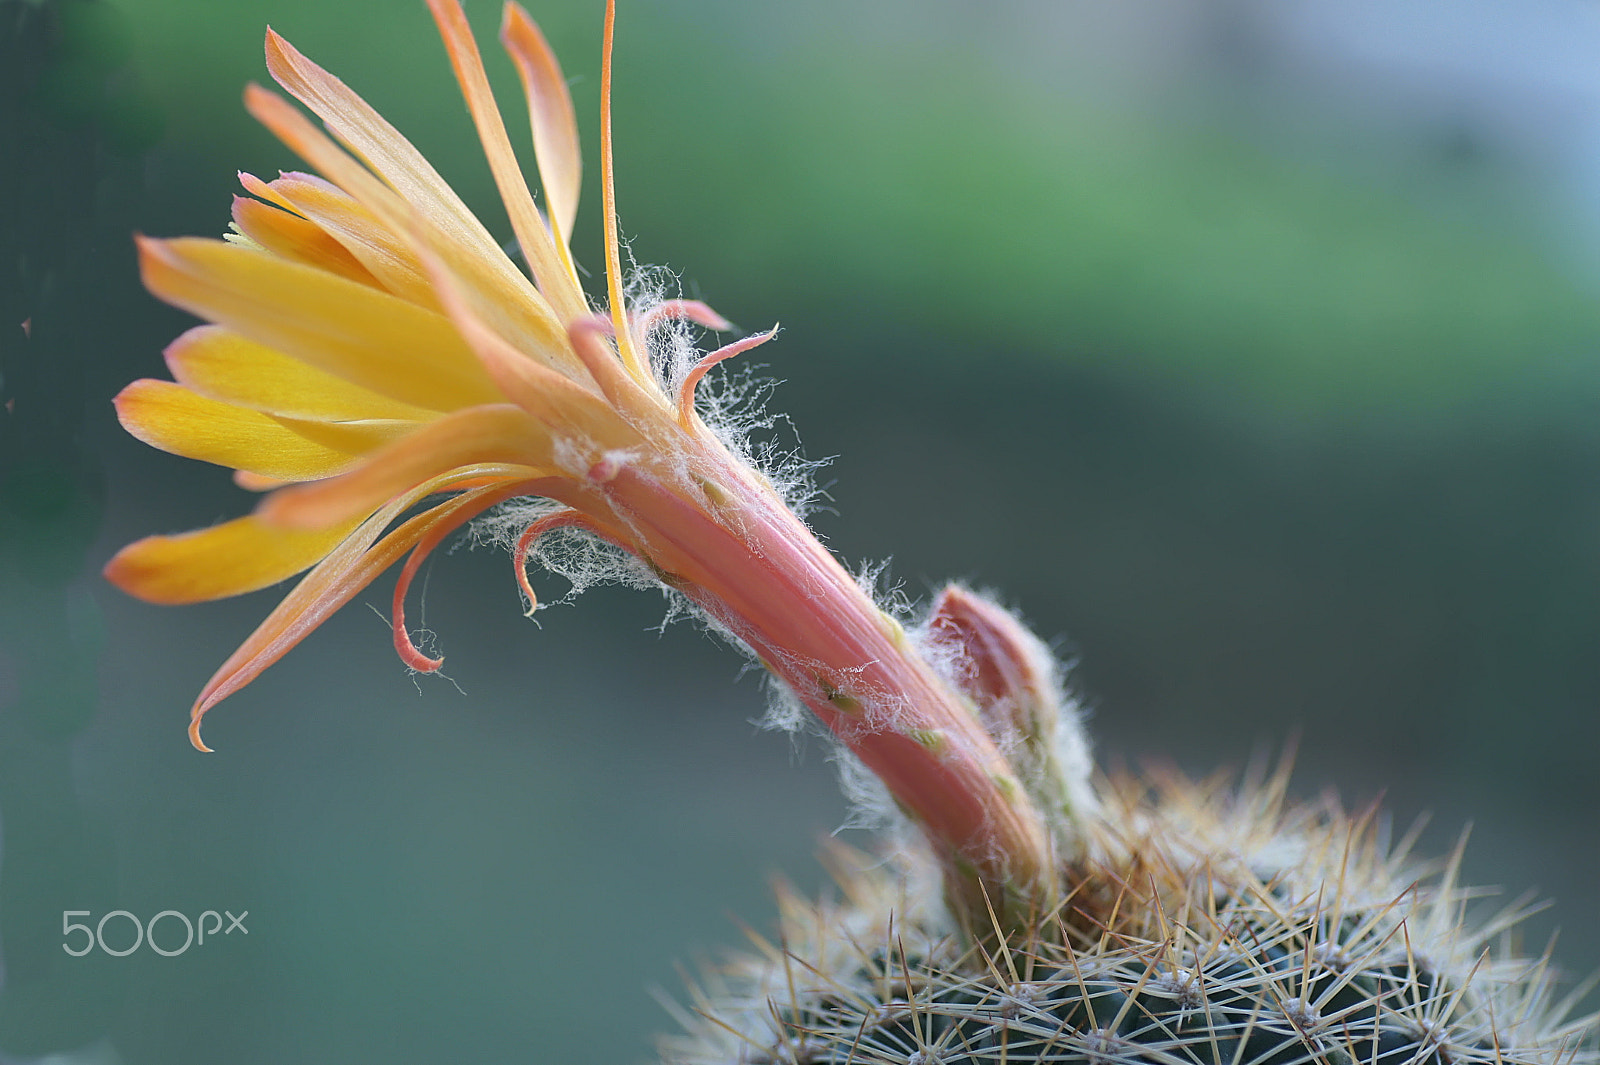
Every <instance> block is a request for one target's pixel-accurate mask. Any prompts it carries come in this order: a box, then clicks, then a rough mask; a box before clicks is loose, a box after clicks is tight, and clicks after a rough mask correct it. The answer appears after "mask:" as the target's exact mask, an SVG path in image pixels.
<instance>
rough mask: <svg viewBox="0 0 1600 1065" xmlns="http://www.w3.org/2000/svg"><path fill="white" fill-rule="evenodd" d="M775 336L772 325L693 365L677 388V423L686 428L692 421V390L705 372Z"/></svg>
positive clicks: (774, 327)
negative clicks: (764, 330) (762, 331)
mask: <svg viewBox="0 0 1600 1065" xmlns="http://www.w3.org/2000/svg"><path fill="white" fill-rule="evenodd" d="M777 335H778V327H777V326H776V325H774V326H773V327H772V328H771V329H768V330H767V331H766V332H765V333H755V334H752V335H751V336H747V337H745V338H744V339H743V340H735V341H734V342H733V343H732V344H725V345H723V346H722V347H720V348H718V349H717V350H716V351H713V352H712V353H711V354H709V355H707V356H706V357H705V358H703V359H701V360H700V361H699V362H697V363H695V364H694V366H693V367H692V368H691V369H690V370H689V372H688V373H687V374H685V375H684V378H683V384H681V385H679V386H678V422H679V423H680V424H681V425H683V426H684V427H685V428H688V426H689V424H690V423H691V422H692V421H693V420H694V390H695V386H697V385H698V384H699V383H700V378H702V377H704V376H705V375H706V371H708V370H710V369H711V367H713V366H715V365H716V364H717V363H719V362H722V361H723V360H725V359H731V358H733V357H734V356H735V355H742V354H744V353H745V352H747V351H749V350H750V349H751V348H755V347H760V346H761V345H762V344H765V343H766V342H767V341H769V340H771V339H772V338H773V337H775V336H777Z"/></svg>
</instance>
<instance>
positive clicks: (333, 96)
mask: <svg viewBox="0 0 1600 1065" xmlns="http://www.w3.org/2000/svg"><path fill="white" fill-rule="evenodd" d="M266 50H267V69H268V70H269V71H270V72H271V73H272V76H273V78H274V79H275V80H276V81H277V82H278V84H279V85H282V86H283V87H284V88H285V89H287V90H288V91H289V93H290V95H292V96H294V97H295V98H296V99H298V100H299V101H300V102H301V103H303V104H305V105H306V106H307V107H308V108H310V109H311V111H312V112H313V113H314V114H316V115H317V117H318V118H321V119H322V120H323V122H325V123H327V126H328V128H329V129H330V130H331V131H332V132H333V134H334V136H336V137H338V138H339V140H341V141H343V142H344V143H345V144H346V145H348V146H349V147H350V149H351V150H352V151H354V152H355V153H356V155H358V156H360V157H361V159H362V160H363V161H365V162H366V164H367V165H368V166H369V167H371V168H372V171H373V172H374V173H376V174H377V175H378V176H379V177H380V178H382V179H383V180H384V181H385V182H387V183H388V184H389V186H390V187H391V188H393V189H394V190H395V191H397V192H399V193H400V195H401V197H402V198H403V199H404V200H405V202H406V203H408V204H410V205H411V207H412V208H413V209H414V210H415V211H416V212H417V213H418V214H420V215H421V216H422V217H423V218H424V219H425V220H426V221H427V223H428V226H429V228H431V229H432V230H434V231H435V232H437V233H438V234H439V235H440V236H442V237H443V238H444V239H445V240H447V241H449V242H451V243H453V244H456V245H459V246H460V247H461V248H463V249H464V250H466V251H468V252H470V254H471V255H472V256H473V257H475V258H476V259H478V260H479V261H480V263H481V264H482V267H483V270H484V272H485V275H486V277H487V278H488V279H491V280H492V285H493V287H494V288H497V289H501V290H503V291H505V292H507V293H510V294H517V293H521V294H523V298H521V299H516V298H513V299H508V300H507V303H508V305H511V304H515V303H523V302H525V301H526V294H529V293H532V292H533V291H534V289H533V286H532V285H530V284H528V281H527V278H525V277H523V275H522V272H521V271H520V270H518V269H517V268H516V266H515V265H513V264H512V262H511V260H510V259H508V258H507V257H506V254H505V252H503V251H502V250H501V249H500V245H499V244H498V243H497V242H496V241H495V239H494V238H493V237H492V236H490V235H489V231H488V230H486V229H485V228H484V227H483V223H481V222H479V221H478V219H477V218H476V217H475V216H474V215H473V214H472V212H471V211H469V210H468V209H467V206H466V205H465V204H464V203H462V202H461V199H460V198H459V197H458V196H456V194H455V192H454V191H453V190H452V189H451V188H450V186H449V185H448V184H447V183H446V182H445V180H444V179H443V178H441V177H440V176H439V174H438V172H437V171H436V170H434V169H433V167H432V166H431V165H429V163H428V161H427V159H425V158H424V157H423V155H422V153H421V152H419V151H417V149H416V148H415V147H413V146H412V144H411V142H410V141H408V140H406V139H405V138H404V137H403V136H401V135H400V131H399V130H397V129H395V128H394V127H393V126H391V125H390V124H389V123H388V122H387V121H385V120H384V118H383V116H381V115H379V114H378V113H377V111H375V110H373V109H372V107H371V105H369V104H368V103H367V102H366V101H365V100H363V99H362V98H361V97H360V96H358V95H357V94H355V93H354V92H351V91H350V89H349V87H348V86H346V85H345V84H344V82H342V81H340V80H339V79H338V78H336V77H334V76H333V75H332V74H329V73H328V72H327V71H326V70H323V69H322V68H321V67H319V66H317V64H315V63H313V62H312V61H311V60H309V59H307V58H306V57H305V56H304V55H302V54H300V52H298V51H297V50H296V49H295V48H294V46H293V45H291V44H290V43H289V42H288V41H285V40H284V39H283V38H282V37H279V36H278V35H277V34H276V33H273V32H272V31H271V30H268V31H267V44H266ZM490 106H491V107H492V106H493V105H492V103H491V105H490ZM497 116H498V113H497ZM257 117H258V118H259V117H260V116H259V115H258V116H257ZM496 121H498V117H497V118H496ZM273 132H275V133H276V132H278V130H276V129H274V130H273ZM279 135H280V136H282V134H281V133H280V134H279ZM500 139H501V140H502V141H503V140H504V139H505V131H504V129H503V128H502V129H501V136H500ZM290 147H296V145H294V144H291V145H290ZM297 150H298V149H297ZM509 150H510V147H509V144H507V151H509ZM302 154H303V153H302ZM491 154H492V153H491ZM306 158H307V159H308V160H310V161H311V162H312V163H313V165H315V166H316V167H317V168H318V169H319V170H322V171H323V173H324V174H326V175H327V176H328V177H330V178H332V179H333V180H334V181H335V182H336V183H338V184H339V185H341V186H344V188H345V189H346V191H348V192H350V193H352V194H354V195H355V196H357V198H360V199H363V202H365V199H364V197H362V196H361V193H360V191H359V190H357V189H355V188H353V187H351V186H350V185H348V184H347V183H346V182H345V180H344V178H343V176H342V175H341V174H338V173H333V172H330V171H329V170H327V169H326V168H325V167H324V165H323V160H322V159H321V158H317V159H312V158H311V157H310V156H306ZM512 166H513V167H514V166H515V161H514V160H513V162H512ZM496 176H497V180H498V178H499V175H498V174H497V175H496ZM519 180H520V179H519ZM522 195H523V196H524V197H526V196H527V188H526V186H523V188H522ZM368 206H373V207H374V209H376V207H375V205H372V204H368ZM529 206H531V204H530V205H529ZM508 208H509V209H510V210H511V212H512V218H513V222H514V223H515V220H516V218H517V214H518V210H517V207H516V205H515V204H514V203H508ZM537 214H538V212H537V211H535V212H534V216H535V218H537ZM386 221H388V222H389V223H390V224H391V225H395V224H396V222H397V220H396V219H394V218H388V219H386ZM396 228H398V226H397V227H396ZM530 236H531V234H530ZM518 237H519V239H529V238H528V237H524V235H523V234H522V233H521V232H519V233H518ZM531 243H533V245H534V246H533V247H530V248H529V249H527V250H528V254H529V256H530V260H531V261H533V262H534V263H535V265H536V266H537V265H538V263H539V259H538V258H537V255H536V253H537V241H536V240H535V241H532V242H531ZM546 243H548V235H546ZM557 280H559V281H560V282H561V285H560V289H561V291H562V293H563V294H562V295H561V296H560V297H559V302H558V304H557V305H558V306H561V307H564V308H565V307H566V305H567V304H568V303H570V302H571V301H572V299H573V298H574V294H573V293H572V292H570V291H568V290H569V289H570V284H569V283H568V282H567V281H566V279H565V278H564V277H562V278H558V279H557ZM553 291H554V290H553ZM576 298H577V301H578V304H579V306H578V307H577V313H581V312H582V311H583V310H584V308H583V307H582V295H581V293H578V294H576ZM538 302H539V303H540V304H543V303H544V300H543V299H539V301H538ZM547 309H548V308H546V310H547ZM568 310H569V311H570V309H568ZM566 316H569V315H568V314H567V313H564V314H563V317H566ZM540 331H541V332H543V333H544V334H546V335H547V336H555V337H559V336H560V327H559V323H558V321H556V320H555V319H554V317H553V316H552V320H551V321H550V322H549V323H547V324H546V326H545V327H544V328H543V329H542V330H540Z"/></svg>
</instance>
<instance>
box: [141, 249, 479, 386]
mask: <svg viewBox="0 0 1600 1065" xmlns="http://www.w3.org/2000/svg"><path fill="white" fill-rule="evenodd" d="M139 264H140V267H141V269H142V271H143V274H144V283H145V287H146V288H148V289H149V290H150V291H151V292H153V293H155V294H156V295H157V296H160V297H161V298H162V299H164V300H166V301H167V302H168V303H172V304H175V305H176V306H179V307H182V308H183V309H184V310H187V311H191V312H193V313H194V314H197V315H199V316H200V317H202V318H207V319H210V320H211V321H213V322H216V323H218V324H220V325H224V326H227V327H228V328H229V329H230V330H232V331H233V332H235V333H238V334H240V335H242V336H244V337H247V338H249V339H250V340H254V341H256V342H257V343H259V344H264V345H266V346H267V347H271V348H275V349H277V350H278V351H281V352H283V353H284V354H286V355H290V356H293V357H294V358H297V359H300V360H303V361H305V362H308V363H311V364H312V365H314V366H317V367H319V368H321V369H323V370H326V371H327V372H328V373H331V374H334V375H335V376H338V377H342V378H344V379H345V380H346V381H349V382H351V383H352V384H356V385H360V386H362V387H364V388H368V389H370V390H372V391H374V392H377V393H379V394H381V395H385V396H388V397H390V398H391V399H397V400H399V401H400V402H402V403H409V404H412V405H415V406H419V407H425V408H428V409H430V410H451V409H453V408H456V407H468V406H473V405H476V404H480V403H492V402H494V401H495V400H496V399H498V398H500V397H499V396H498V394H497V393H496V391H495V388H494V385H493V384H492V383H491V382H490V380H489V378H488V376H487V375H486V374H485V373H484V371H483V368H482V367H481V366H480V365H479V364H478V360H477V358H476V357H475V356H474V355H473V353H472V349H471V348H469V347H468V346H467V345H466V344H465V343H464V342H463V341H462V339H461V337H460V336H459V335H457V333H456V331H455V330H454V328H452V327H451V325H450V322H449V320H448V319H446V318H444V317H441V316H440V315H438V314H435V313H433V312H432V311H428V310H424V309H423V308H421V307H418V306H416V305H415V304H412V303H407V302H406V301H405V300H402V299H399V298H397V297H395V296H391V295H389V294H388V293H386V292H380V291H378V290H377V289H373V288H368V287H367V286H366V285H358V284H356V283H355V282H353V281H347V280H345V279H344V278H341V277H335V276H333V275H332V274H327V273H324V272H323V271H321V270H314V269H312V268H311V267H308V266H300V265H298V264H296V263H289V262H284V261H282V260H280V259H274V258H273V257H272V256H270V255H263V254H261V253H260V252H255V251H251V250H250V249H248V248H239V247H235V246H233V245H231V244H227V243H224V242H222V241H216V240H203V239H200V238H197V237H184V238H179V239H177V240H152V239H150V238H148V237H141V238H139Z"/></svg>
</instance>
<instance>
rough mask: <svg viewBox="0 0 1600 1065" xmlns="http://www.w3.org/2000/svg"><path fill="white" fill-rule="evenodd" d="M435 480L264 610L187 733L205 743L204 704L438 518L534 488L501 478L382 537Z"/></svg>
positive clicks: (451, 518) (252, 671) (251, 672)
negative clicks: (268, 611)
mask: <svg viewBox="0 0 1600 1065" xmlns="http://www.w3.org/2000/svg"><path fill="white" fill-rule="evenodd" d="M439 487H440V485H439V484H438V483H437V482H430V483H427V484H422V485H418V486H417V487H416V488H415V489H414V490H412V491H410V492H407V493H406V494H405V495H403V496H401V497H399V498H397V499H395V500H392V501H391V502H390V503H389V504H388V505H387V506H384V507H383V508H381V509H380V510H378V511H377V512H376V513H374V514H373V515H372V516H371V517H370V518H368V519H367V520H366V521H363V522H362V523H361V524H360V525H359V526H357V528H356V529H355V531H354V532H352V533H350V534H349V535H348V536H346V537H345V539H344V540H342V541H340V542H339V543H338V544H337V545H336V546H335V547H334V548H333V550H332V551H331V552H329V553H328V555H327V557H326V558H324V559H323V560H322V561H321V562H320V563H318V565H317V567H316V568H315V569H313V570H312V571H311V572H310V573H308V574H306V576H305V578H304V579H302V580H301V581H300V583H299V584H297V585H296V586H295V588H294V590H293V591H292V592H290V593H289V594H288V595H287V596H286V597H285V598H284V600H283V602H281V603H279V604H278V606H277V608H276V609H274V610H273V611H272V613H271V614H269V615H267V618H266V620H265V621H263V622H262V623H261V624H260V626H258V627H257V628H256V630H255V632H253V633H251V634H250V638H249V639H247V640H245V642H244V643H243V644H242V645H241V646H240V647H239V649H238V650H237V651H235V652H234V653H233V654H232V655H231V656H229V658H228V660H227V661H226V662H224V663H223V664H222V668H221V669H219V670H217V672H216V673H215V674H213V675H212V677H211V680H210V681H209V682H208V683H207V684H206V686H205V688H204V690H202V691H201V693H200V697H199V698H198V699H196V700H195V704H194V707H193V709H191V710H190V712H189V739H190V741H191V742H192V743H193V744H194V745H195V746H196V747H198V748H200V750H202V751H205V750H209V749H210V748H208V747H206V746H205V744H203V743H201V742H200V721H201V718H203V717H204V716H205V714H206V711H208V710H210V709H211V708H212V707H213V706H215V705H216V704H217V703H219V702H221V701H222V700H223V699H226V698H227V697H228V696H230V695H232V694H233V693H234V692H236V691H238V690H239V689H240V688H243V687H244V686H245V685H246V684H249V683H250V682H251V681H252V680H254V679H255V678H256V677H258V676H260V675H261V671H262V670H264V669H266V668H267V667H268V666H270V665H271V664H272V663H274V662H276V661H277V660H278V659H280V658H282V657H283V656H284V655H285V654H287V653H288V652H289V650H290V649H291V648H293V647H294V645H295V644H297V643H299V642H300V641H301V640H303V639H305V638H306V636H307V635H308V634H309V633H310V632H311V631H312V630H313V629H315V628H316V627H317V626H318V625H320V624H322V622H323V621H324V620H326V619H327V618H328V616H329V615H331V614H332V613H333V612H334V611H336V610H338V609H339V608H340V607H341V606H343V605H344V604H345V603H347V602H349V601H350V600H351V599H352V598H353V597H354V596H355V595H356V593H358V592H359V591H361V589H363V588H365V587H366V586H367V585H368V584H370V583H372V581H373V579H374V578H375V577H377V576H378V574H380V573H382V572H383V571H384V570H385V569H387V568H389V566H391V565H393V564H394V563H395V562H396V561H397V560H398V559H399V558H400V556H401V555H403V554H405V552H406V551H407V550H409V549H410V548H411V547H412V545H414V544H415V543H416V542H417V541H418V540H420V539H421V538H422V537H423V536H425V535H427V534H428V533H429V532H431V531H433V530H435V529H437V528H438V526H439V524H440V523H441V522H454V523H456V524H459V523H460V522H461V521H463V520H465V519H466V518H469V517H471V516H472V515H473V514H476V513H478V512H480V511H482V510H483V509H484V508H485V507H488V506H492V505H493V504H495V503H497V502H499V501H500V500H502V499H506V498H508V497H509V496H510V495H513V494H518V493H519V492H521V491H524V490H531V489H530V488H529V486H524V485H522V484H517V483H513V484H509V485H507V484H504V483H501V484H497V485H493V486H490V487H487V488H483V489H479V490H478V491H475V492H468V493H465V494H463V495H460V496H457V497H456V498H454V499H452V500H450V501H448V502H446V503H441V504H440V505H439V506H436V507H434V508H433V509H432V510H429V511H426V512H424V513H422V514H418V515H416V516H415V517H412V518H410V519H409V520H407V521H406V522H405V523H404V524H402V525H400V526H399V527H398V528H396V529H395V530H394V531H393V532H391V533H389V534H388V535H387V536H384V537H383V539H382V540H381V541H379V539H378V538H379V537H380V536H382V534H383V532H384V530H385V529H387V528H388V527H389V523H390V522H392V521H394V520H395V518H397V517H399V516H400V515H401V514H403V513H405V511H406V510H408V509H409V508H410V507H411V506H412V505H414V504H415V503H416V502H417V501H418V500H420V499H422V498H423V497H424V496H427V495H429V494H431V493H432V492H435V491H437V490H438V489H439Z"/></svg>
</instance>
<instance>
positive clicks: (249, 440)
mask: <svg viewBox="0 0 1600 1065" xmlns="http://www.w3.org/2000/svg"><path fill="white" fill-rule="evenodd" d="M115 402H116V406H117V417H118V418H119V419H120V420H121V422H122V424H123V427H124V428H126V429H127V430H128V432H130V433H132V434H133V435H134V436H136V437H138V438H139V439H140V440H143V441H144V442H145V443H147V444H149V445H150V446H151V447H158V448H160V449H161V450H162V451H169V452H171V453H172V454H174V455H182V456H184V457H185V458H191V459H200V460H201V461H202V462H214V463H216V464H217V465H219V466H231V467H233V468H234V469H236V470H249V471H250V472H251V473H257V474H264V475H265V476H268V477H277V478H281V479H283V480H286V481H307V480H315V479H316V478H319V477H328V476H331V475H333V474H336V473H340V472H342V471H344V470H347V469H349V468H350V467H351V466H353V465H354V464H355V462H356V455H355V454H354V453H352V452H348V451H342V450H337V449H335V448H331V447H329V446H327V445H326V444H321V443H315V442H313V441H311V440H308V439H306V438H305V437H304V436H301V435H300V434H299V433H296V432H295V431H294V430H293V429H291V428H290V427H288V426H286V425H284V424H283V423H282V422H280V421H278V420H277V419H275V418H272V417H269V416H268V415H265V414H260V413H258V412H256V411H253V410H245V409H244V408H243V407H235V406H234V405H233V404H231V403H220V402H218V401H217V400H214V399H207V398H205V397H204V396H201V395H197V394H195V393H194V392H191V391H189V390H188V389H187V388H184V387H183V386H182V385H177V384H173V383H172V382H171V381H155V380H151V379H149V378H145V379H143V380H139V381H135V382H133V383H132V384H130V385H129V386H128V387H126V388H124V389H123V390H122V391H121V392H120V393H118V395H117V398H116V401H115Z"/></svg>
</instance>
